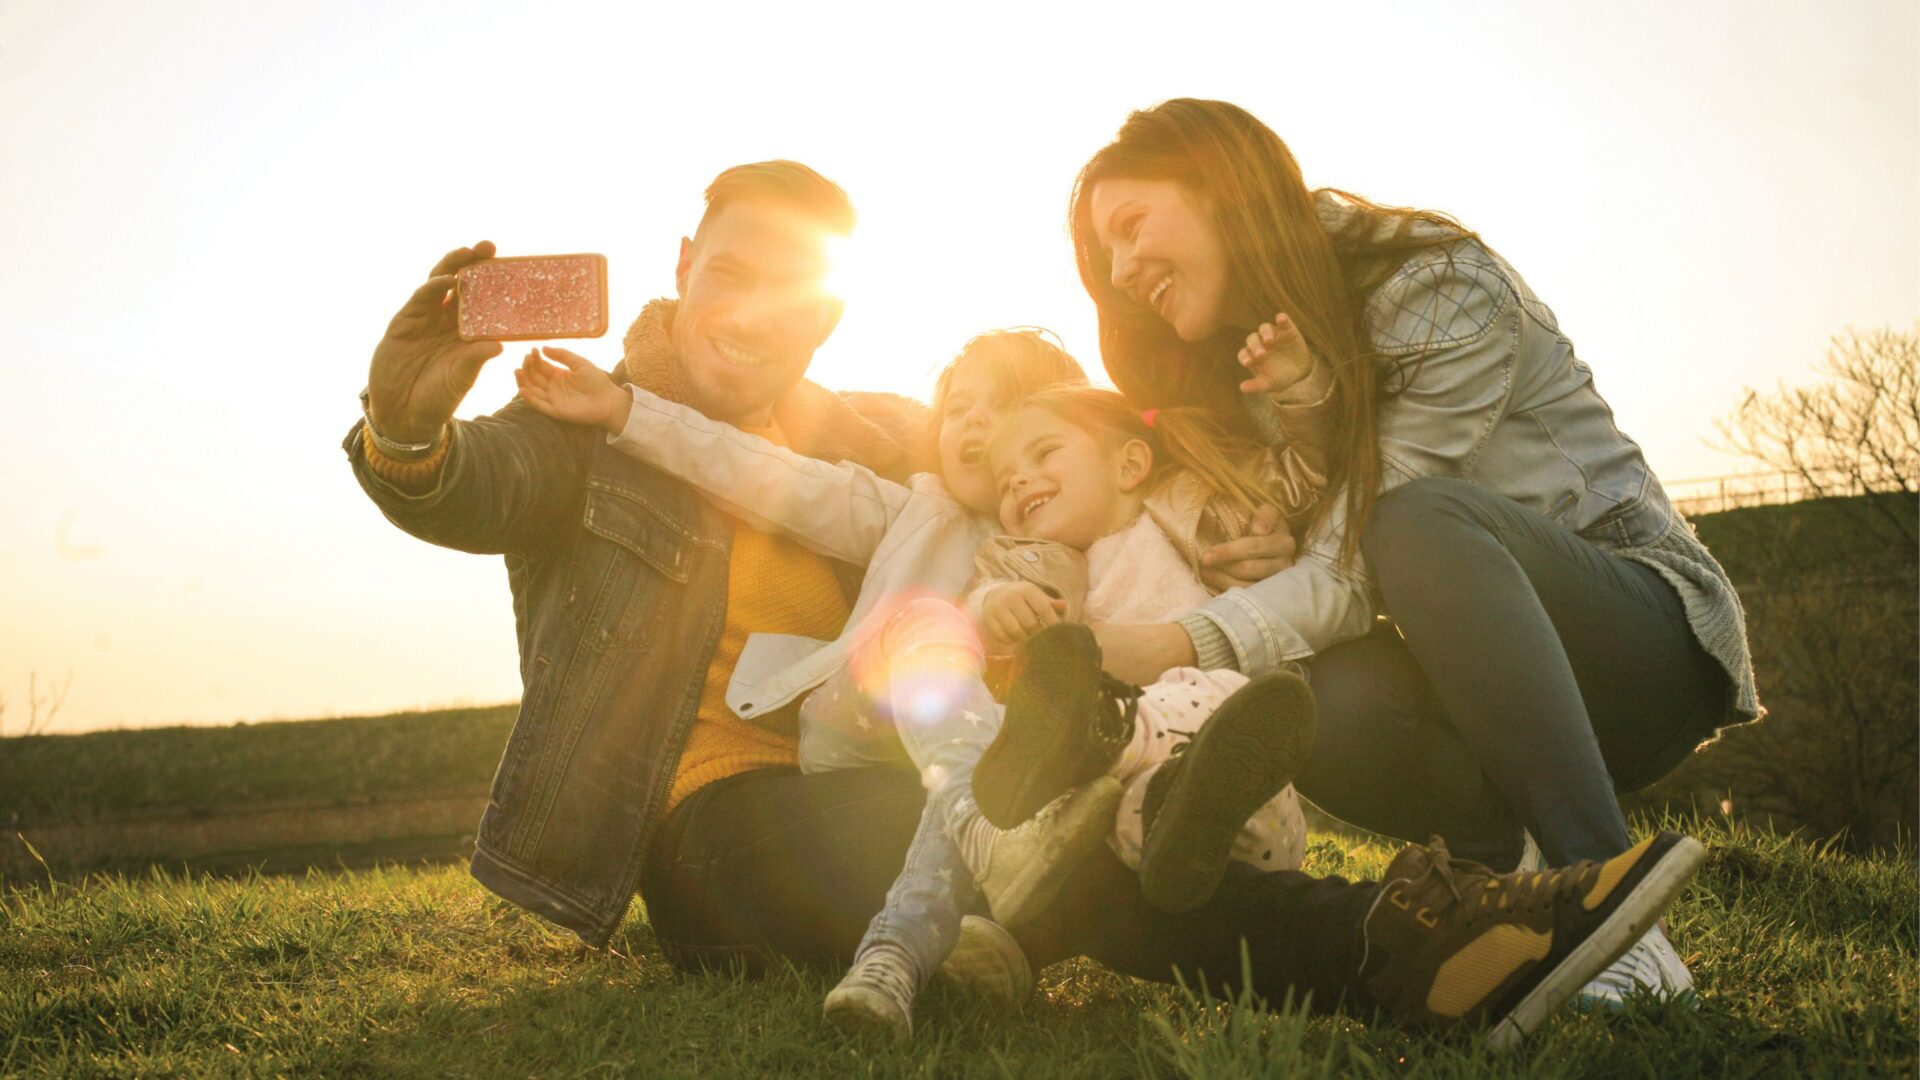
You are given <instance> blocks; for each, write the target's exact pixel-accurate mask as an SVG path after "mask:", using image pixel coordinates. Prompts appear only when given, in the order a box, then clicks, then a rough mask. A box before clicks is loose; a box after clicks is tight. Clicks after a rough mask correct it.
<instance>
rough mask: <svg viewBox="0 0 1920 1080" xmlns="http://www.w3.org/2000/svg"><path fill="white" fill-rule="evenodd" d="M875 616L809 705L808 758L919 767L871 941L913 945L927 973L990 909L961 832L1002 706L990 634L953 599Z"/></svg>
mask: <svg viewBox="0 0 1920 1080" xmlns="http://www.w3.org/2000/svg"><path fill="white" fill-rule="evenodd" d="M869 618H870V625H871V626H872V629H871V630H870V631H869V632H868V633H867V635H866V636H865V637H864V638H863V639H861V640H860V642H859V643H858V644H857V645H856V646H855V647H854V649H853V650H852V651H851V653H850V654H849V661H848V665H847V666H846V667H844V668H842V669H841V670H840V671H839V672H837V673H835V674H834V675H833V676H832V677H831V678H829V679H828V680H827V681H826V682H825V683H823V684H822V685H821V686H820V687H819V688H817V689H816V690H814V691H813V693H812V694H810V695H808V697H807V700H806V702H805V704H803V705H802V707H801V711H800V768H801V770H802V771H803V772H807V773H817V772H825V771H833V770H842V769H859V768H866V767H871V766H875V765H881V766H886V765H901V766H909V767H912V768H914V769H917V770H918V772H919V774H920V778H921V783H922V784H923V785H924V786H925V788H926V791H927V801H926V807H925V809H924V810H923V811H922V813H921V815H920V824H919V827H918V828H917V829H916V830H915V832H914V835H913V840H912V842H911V843H909V844H908V846H907V854H906V858H905V860H904V864H903V865H902V867H901V869H900V873H899V875H898V876H897V877H896V878H895V879H894V883H893V886H892V888H890V889H888V890H887V898H886V902H885V903H884V904H883V905H882V906H881V908H880V911H879V913H878V914H876V915H874V917H873V919H872V921H871V922H870V923H868V926H867V933H866V936H865V937H864V938H863V939H862V940H861V943H860V949H861V951H865V950H866V949H867V948H869V947H871V946H873V945H876V944H881V943H885V944H889V945H893V946H895V947H897V948H900V949H902V950H904V951H905V952H906V953H907V954H908V955H909V956H910V957H912V959H913V962H914V965H915V969H916V971H917V972H918V974H919V977H920V979H921V981H922V982H924V981H925V980H926V979H927V978H928V977H929V976H931V975H932V974H933V971H934V969H935V968H937V967H939V966H940V963H941V961H943V960H945V959H946V956H947V954H948V953H949V952H951V951H953V946H954V943H955V942H956V941H958V940H959V936H960V917H961V916H962V915H963V914H965V913H967V912H969V911H977V910H984V905H983V904H982V903H981V901H980V897H979V892H978V890H977V889H976V888H975V886H974V883H973V875H972V874H971V873H969V872H968V870H967V866H966V862H965V860H963V859H962V858H961V855H960V848H959V845H958V844H956V843H955V842H954V839H953V836H954V834H955V831H956V829H957V827H958V826H959V824H960V823H961V822H963V821H965V820H966V819H967V818H968V817H970V816H971V815H972V814H973V813H974V806H973V787H972V783H971V780H972V777H973V767H974V764H975V763H976V762H978V761H979V760H980V755H981V753H982V752H983V751H985V750H986V748H987V745H988V744H989V743H991V742H992V741H993V737H994V734H995V733H996V732H997V731H999V729H1000V713H999V709H1000V706H999V705H998V704H996V703H995V702H994V700H993V696H992V695H991V694H990V693H989V692H988V691H987V688H986V685H985V683H983V682H982V681H981V663H982V653H981V647H980V640H979V635H978V633H977V631H975V629H974V627H973V623H972V620H970V619H968V618H967V616H966V615H965V613H964V612H962V611H960V610H959V609H958V608H957V607H955V606H954V605H953V604H951V603H949V602H947V601H944V600H938V599H933V598H927V597H922V598H917V599H913V600H909V601H907V602H905V603H902V604H900V605H897V606H895V607H892V608H882V609H880V610H878V611H876V612H875V613H874V615H872V616H870V617H869Z"/></svg>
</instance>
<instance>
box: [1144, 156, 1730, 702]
mask: <svg viewBox="0 0 1920 1080" xmlns="http://www.w3.org/2000/svg"><path fill="white" fill-rule="evenodd" d="M1318 199H1319V207H1318V208H1319V210H1320V214H1321V218H1322V220H1323V222H1325V223H1326V224H1327V225H1328V226H1329V227H1336V226H1338V225H1339V224H1340V222H1341V221H1342V219H1343V217H1344V214H1345V212H1346V211H1345V209H1344V207H1343V205H1342V204H1341V203H1340V202H1339V201H1338V200H1337V199H1336V198H1335V197H1333V196H1332V195H1330V194H1328V193H1325V192H1322V193H1320V194H1319V196H1318ZM1366 317H1367V321H1368V324H1369V327H1370V333H1371V338H1372V345H1373V347H1374V348H1375V349H1376V350H1377V351H1378V352H1379V353H1380V354H1381V355H1382V356H1383V357H1384V358H1385V363H1387V364H1391V365H1394V366H1395V367H1396V368H1397V369H1398V372H1399V374H1397V375H1395V374H1392V373H1388V374H1387V375H1386V377H1387V378H1388V379H1389V380H1392V379H1396V378H1397V379H1399V380H1401V382H1402V385H1403V386H1404V389H1403V390H1402V391H1401V392H1400V393H1399V394H1397V395H1394V396H1391V397H1388V398H1386V399H1384V400H1383V401H1382V403H1381V405H1380V409H1379V413H1378V425H1379V439H1380V453H1381V459H1382V474H1383V475H1382V478H1381V487H1382V490H1391V489H1392V488H1394V487H1397V486H1399V485H1400V484H1403V483H1406V482H1407V481H1409V480H1412V479H1414V478H1417V477H1428V476H1449V477H1460V478H1464V479H1468V480H1472V481H1474V482H1475V483H1478V484H1481V485H1483V486H1485V487H1487V488H1489V489H1491V490H1493V491H1496V492H1498V493H1499V494H1501V495H1505V496H1507V497H1508V498H1511V499H1513V500H1515V501H1516V502H1519V503H1520V504H1521V505H1523V506H1527V507H1530V508H1532V509H1534V510H1537V511H1539V512H1540V513H1542V514H1545V515H1546V516H1547V517H1549V518H1552V519H1553V520H1555V521H1557V522H1560V523H1561V524H1563V525H1565V526H1566V527H1568V528H1570V529H1572V530H1574V531H1575V532H1577V533H1579V534H1580V535H1581V536H1583V537H1585V538H1587V539H1588V540H1591V541H1593V542H1594V543H1595V544H1597V545H1599V546H1600V547H1603V548H1605V549H1607V550H1608V551H1611V552H1614V553H1615V554H1618V555H1621V556H1624V557H1626V558H1631V559H1635V560H1637V561H1640V562H1644V563H1646V564H1648V565H1649V566H1651V567H1653V568H1654V569H1655V570H1656V571H1657V572H1659V573H1660V574H1661V576H1662V577H1664V578H1665V579H1666V580H1667V581H1668V582H1669V583H1670V584H1672V585H1673V586H1674V588H1675V589H1676V590H1677V591H1678V592H1679V594H1680V596H1681V599H1682V601H1683V602H1684V603H1685V606H1686V610H1687V615H1688V620H1689V622H1690V624H1691V626H1692V628H1693V630H1694V633H1695V635H1696V636H1697V637H1698V638H1699V639H1700V642H1701V644H1702V646H1703V647H1704V648H1705V649H1706V651H1707V652H1708V653H1709V654H1710V655H1712V656H1713V657H1714V658H1715V659H1716V660H1717V661H1719V663H1720V664H1721V666H1722V667H1724V668H1725V669H1726V671H1727V673H1728V676H1729V678H1730V679H1731V680H1732V693H1731V695H1730V700H1729V702H1728V716H1727V717H1726V719H1725V720H1724V721H1723V722H1725V723H1734V722H1738V721H1742V720H1751V719H1754V718H1755V717H1756V716H1758V715H1759V711H1760V710H1759V704H1758V702H1757V700H1756V698H1755V694H1754V688H1753V664H1752V660H1751V657H1750V655H1749V652H1748V646H1747V635H1746V621H1745V615H1744V613H1743V612H1742V610H1741V607H1740V602H1739V599H1738V597H1736V596H1735V594H1734V591H1733V587H1732V585H1731V584H1730V583H1729V582H1728V580H1727V576H1726V572H1725V571H1724V570H1722V569H1721V568H1720V565H1719V563H1717V562H1715V561H1714V559H1713V556H1712V555H1710V554H1708V553H1707V550H1706V548H1705V547H1704V546H1702V545H1701V544H1700V542H1699V540H1698V539H1696V538H1695V537H1694V534H1693V529H1692V527H1691V526H1690V525H1688V524H1687V522H1686V519H1685V518H1683V517H1682V516H1681V515H1680V514H1679V513H1678V512H1677V511H1675V510H1674V508H1673V505H1672V504H1671V503H1670V502H1669V501H1668V499H1667V495H1666V492H1665V490H1664V489H1662V488H1661V486H1660V481H1659V479H1658V478H1656V477H1655V476H1654V475H1653V470H1652V469H1650V468H1648V466H1647V462H1646V459H1645V458H1644V457H1643V456H1642V455H1641V452H1640V447H1639V446H1638V445H1636V444H1635V443H1634V442H1633V440H1631V439H1629V438H1627V437H1626V436H1625V435H1623V434H1621V432H1620V429H1619V428H1618V427H1617V426H1615V424H1614V420H1613V410H1612V409H1610V408H1609V407H1608V406H1607V403H1606V401H1605V400H1604V399H1602V398H1601V396H1600V393H1599V391H1598V390H1597V389H1595V387H1594V382H1593V372H1592V370H1591V369H1589V368H1588V367H1587V365H1586V364H1585V363H1583V362H1582V361H1581V360H1580V359H1579V358H1578V357H1576V356H1575V355H1574V351H1573V343H1572V342H1571V341H1569V340H1568V339H1567V336H1566V335H1565V334H1563V333H1561V331H1560V326H1559V323H1558V322H1557V321H1556V320H1555V318H1554V315H1553V312H1552V310H1551V309H1549V308H1548V307H1547V305H1546V304H1544V303H1542V302H1541V301H1540V299H1539V298H1538V297H1536V296H1535V295H1534V294H1533V291H1532V290H1531V289H1529V288H1528V287H1527V285H1526V282H1525V281H1523V280H1522V279H1521V277H1520V275H1519V274H1518V273H1517V272H1516V271H1515V270H1514V269H1513V268H1512V267H1511V266H1509V265H1507V263H1506V261H1505V260H1503V259H1501V258H1500V257H1499V256H1498V255H1496V254H1494V253H1493V251H1491V250H1490V249H1488V248H1487V247H1486V246H1485V245H1483V244H1481V243H1480V242H1479V241H1477V240H1471V239H1467V240H1461V241H1459V242H1456V243H1453V244H1449V245H1445V246H1444V247H1440V248H1431V249H1428V250H1426V251H1422V252H1419V253H1417V254H1416V255H1414V256H1413V257H1412V258H1410V259H1409V260H1408V261H1407V262H1406V263H1405V264H1404V265H1403V266H1401V267H1400V269H1399V270H1398V271H1397V272H1395V273H1394V275H1393V276H1392V277H1390V278H1389V279H1388V280H1387V281H1386V282H1384V283H1383V284H1381V286H1380V287H1379V288H1378V289H1377V290H1375V292H1374V294H1373V296H1372V297H1371V299H1370V301H1369V303H1368V305H1367V311H1366ZM1344 511H1345V499H1344V497H1337V501H1336V502H1335V505H1334V507H1333V510H1332V513H1331V514H1330V515H1329V516H1328V518H1327V519H1325V521H1324V522H1323V524H1322V525H1321V527H1319V528H1318V529H1317V530H1316V531H1315V532H1314V533H1313V534H1312V535H1310V536H1309V537H1307V538H1306V542H1305V543H1304V544H1303V545H1302V551H1301V553H1300V555H1299V558H1298V561H1297V562H1296V563H1295V564H1294V565H1293V566H1292V567H1290V568H1288V569H1286V570H1283V571H1281V572H1280V573H1278V574H1275V575H1274V576H1272V577H1270V578H1268V579H1267V580H1265V581H1262V582H1259V583H1257V584H1255V585H1252V586H1250V587H1247V588H1244V589H1234V590H1231V591H1229V592H1226V593H1223V594H1221V595H1220V596H1218V597H1216V598H1215V599H1214V600H1213V601H1212V602H1211V603H1209V604H1207V605H1206V606H1204V607H1203V608H1201V609H1199V611H1197V612H1194V613H1192V614H1189V615H1187V616H1185V617H1183V618H1182V619H1181V622H1182V623H1183V624H1184V625H1185V626H1186V627H1187V629H1188V631H1189V632H1190V633H1191V634H1192V635H1193V637H1194V644H1195V647H1196V650H1197V651H1198V652H1199V653H1200V655H1201V661H1202V665H1203V666H1210V665H1209V662H1210V661H1211V663H1212V665H1218V664H1222V663H1229V664H1232V665H1233V666H1237V667H1238V668H1239V669H1240V670H1241V671H1244V672H1247V673H1249V674H1254V673H1258V672H1263V671H1267V670H1270V669H1272V668H1274V667H1275V666H1277V665H1279V664H1281V663H1283V662H1285V661H1289V660H1297V659H1300V658H1302V657H1306V656H1309V655H1312V654H1313V653H1316V652H1319V651H1320V650H1323V649H1326V648H1328V647H1330V646H1333V645H1336V644H1338V643H1340V642H1342V641H1347V640H1349V639H1352V638H1356V637H1359V636H1360V635H1361V634H1363V633H1365V632H1366V631H1367V629H1368V628H1369V627H1370V626H1371V625H1372V624H1373V620H1374V618H1375V615H1376V614H1377V613H1378V612H1379V611H1380V604H1379V598H1378V595H1377V593H1376V591H1375V590H1374V588H1373V586H1372V583H1371V582H1370V580H1369V579H1368V577H1367V572H1366V567H1365V565H1364V563H1363V562H1362V561H1360V560H1359V559H1358V558H1357V557H1356V559H1355V561H1354V563H1353V564H1352V565H1349V566H1345V567H1342V566H1341V565H1340V563H1339V558H1338V553H1339V549H1340V545H1341V538H1342V536H1343V535H1344V530H1345V521H1346V515H1345V512H1344ZM1221 646H1224V647H1225V648H1227V649H1230V650H1231V652H1230V654H1225V655H1223V654H1222V653H1223V650H1222V649H1221Z"/></svg>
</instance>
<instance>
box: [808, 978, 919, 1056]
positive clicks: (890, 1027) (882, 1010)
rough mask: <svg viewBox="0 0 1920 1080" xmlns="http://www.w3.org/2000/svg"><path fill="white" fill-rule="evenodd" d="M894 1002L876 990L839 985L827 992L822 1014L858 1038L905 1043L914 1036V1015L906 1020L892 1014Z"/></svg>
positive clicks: (839, 1027) (831, 1022)
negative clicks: (903, 1020)
mask: <svg viewBox="0 0 1920 1080" xmlns="http://www.w3.org/2000/svg"><path fill="white" fill-rule="evenodd" d="M892 1004H893V1002H892V1001H891V1000H890V999H888V997H887V996H886V995H885V994H882V993H880V992H879V991H877V990H869V989H867V988H866V987H864V986H854V987H839V986H836V987H834V988H833V989H832V990H831V991H829V992H828V994H827V1000H826V1001H825V1003H824V1004H823V1005H822V1006H821V1009H820V1015H821V1017H822V1018H823V1019H824V1020H826V1022H827V1023H829V1024H832V1025H833V1026H834V1027H836V1028H838V1029H839V1030H841V1031H844V1032H846V1033H847V1034H848V1035H852V1036H855V1037H857V1038H863V1039H872V1038H878V1039H887V1040H890V1041H893V1042H906V1041H907V1040H908V1039H910V1038H912V1037H913V1018H912V1017H908V1018H906V1020H905V1022H904V1023H903V1022H902V1021H901V1020H900V1019H899V1018H897V1017H895V1016H894V1015H893V1011H892V1008H891V1006H892Z"/></svg>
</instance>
